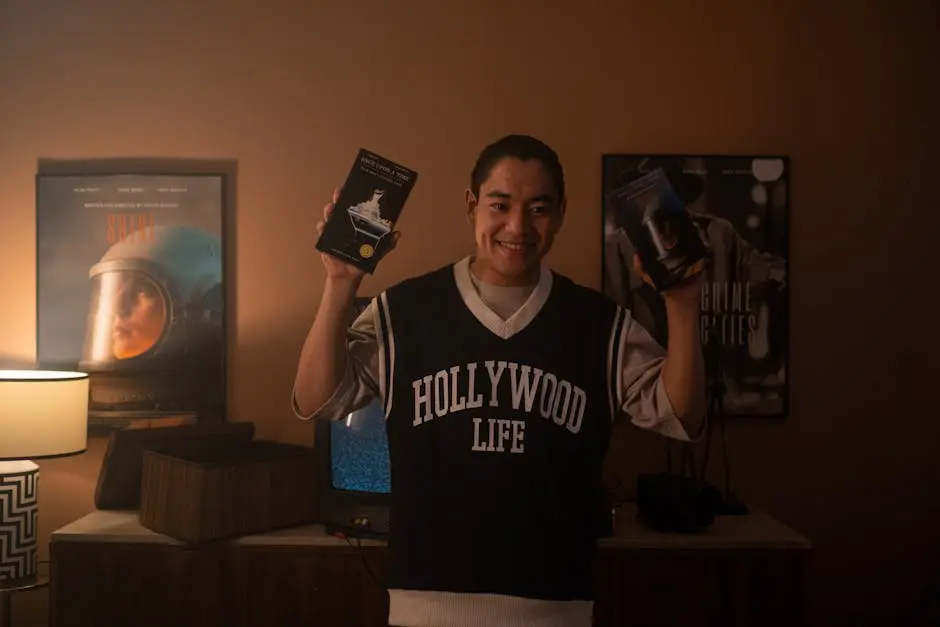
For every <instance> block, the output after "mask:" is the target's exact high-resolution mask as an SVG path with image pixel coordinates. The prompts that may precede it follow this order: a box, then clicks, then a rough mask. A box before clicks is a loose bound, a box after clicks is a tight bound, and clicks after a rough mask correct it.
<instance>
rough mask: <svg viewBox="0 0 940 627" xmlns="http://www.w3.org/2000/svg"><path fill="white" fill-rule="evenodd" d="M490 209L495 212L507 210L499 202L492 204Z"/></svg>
mask: <svg viewBox="0 0 940 627" xmlns="http://www.w3.org/2000/svg"><path fill="white" fill-rule="evenodd" d="M492 207H493V209H495V210H496V211H506V209H507V208H508V207H506V205H505V204H504V203H501V202H497V203H493V205H492Z"/></svg>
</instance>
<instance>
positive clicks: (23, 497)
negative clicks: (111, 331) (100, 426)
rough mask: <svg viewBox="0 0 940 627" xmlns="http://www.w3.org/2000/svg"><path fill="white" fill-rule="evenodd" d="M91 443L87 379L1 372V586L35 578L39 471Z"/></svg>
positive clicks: (71, 374) (80, 375) (83, 376)
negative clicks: (49, 461)
mask: <svg viewBox="0 0 940 627" xmlns="http://www.w3.org/2000/svg"><path fill="white" fill-rule="evenodd" d="M87 441H88V375H87V374H85V373H81V372H58V371H49V370H0V582H6V581H18V580H21V579H29V578H31V577H35V576H36V573H37V570H36V532H37V523H38V519H39V516H38V513H39V499H38V488H39V467H38V466H37V465H36V464H34V463H33V462H32V461H31V460H33V459H41V458H49V457H63V456H67V455H77V454H79V453H82V452H84V451H85V447H86V444H87Z"/></svg>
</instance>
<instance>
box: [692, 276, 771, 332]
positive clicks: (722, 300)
mask: <svg viewBox="0 0 940 627" xmlns="http://www.w3.org/2000/svg"><path fill="white" fill-rule="evenodd" d="M700 322H701V331H700V332H701V336H702V341H703V342H705V343H707V342H708V341H709V339H710V338H711V337H713V334H714V337H715V338H716V339H717V340H718V342H720V343H721V344H722V345H724V346H744V345H746V344H749V343H750V342H751V339H752V337H753V335H754V333H755V332H756V331H757V314H756V312H755V311H754V308H753V305H752V303H751V284H750V283H749V282H747V281H719V282H714V283H713V282H707V283H705V284H704V285H703V286H702V300H701V318H700Z"/></svg>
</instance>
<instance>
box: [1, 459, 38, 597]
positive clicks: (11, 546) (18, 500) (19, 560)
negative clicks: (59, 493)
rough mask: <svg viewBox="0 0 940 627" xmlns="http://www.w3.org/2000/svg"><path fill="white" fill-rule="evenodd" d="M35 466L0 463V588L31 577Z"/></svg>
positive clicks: (35, 513) (34, 571) (35, 512)
mask: <svg viewBox="0 0 940 627" xmlns="http://www.w3.org/2000/svg"><path fill="white" fill-rule="evenodd" d="M38 497H39V466H37V465H36V464H34V463H33V462H31V461H26V460H24V461H17V462H0V586H2V585H3V584H9V583H12V582H15V581H21V580H24V579H29V578H32V577H35V576H36V575H37V574H38V560H37V555H36V547H37V536H38V524H39V498H38Z"/></svg>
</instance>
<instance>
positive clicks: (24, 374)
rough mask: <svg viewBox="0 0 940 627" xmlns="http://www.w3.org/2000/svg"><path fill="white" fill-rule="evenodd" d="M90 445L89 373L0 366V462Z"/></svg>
mask: <svg viewBox="0 0 940 627" xmlns="http://www.w3.org/2000/svg"><path fill="white" fill-rule="evenodd" d="M87 444H88V375H87V374H86V373H84V372H60V371H55V370H0V461H10V460H24V459H40V458H44V457H60V456H64V455H75V454H77V453H82V452H84V451H85V449H86V447H87Z"/></svg>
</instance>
